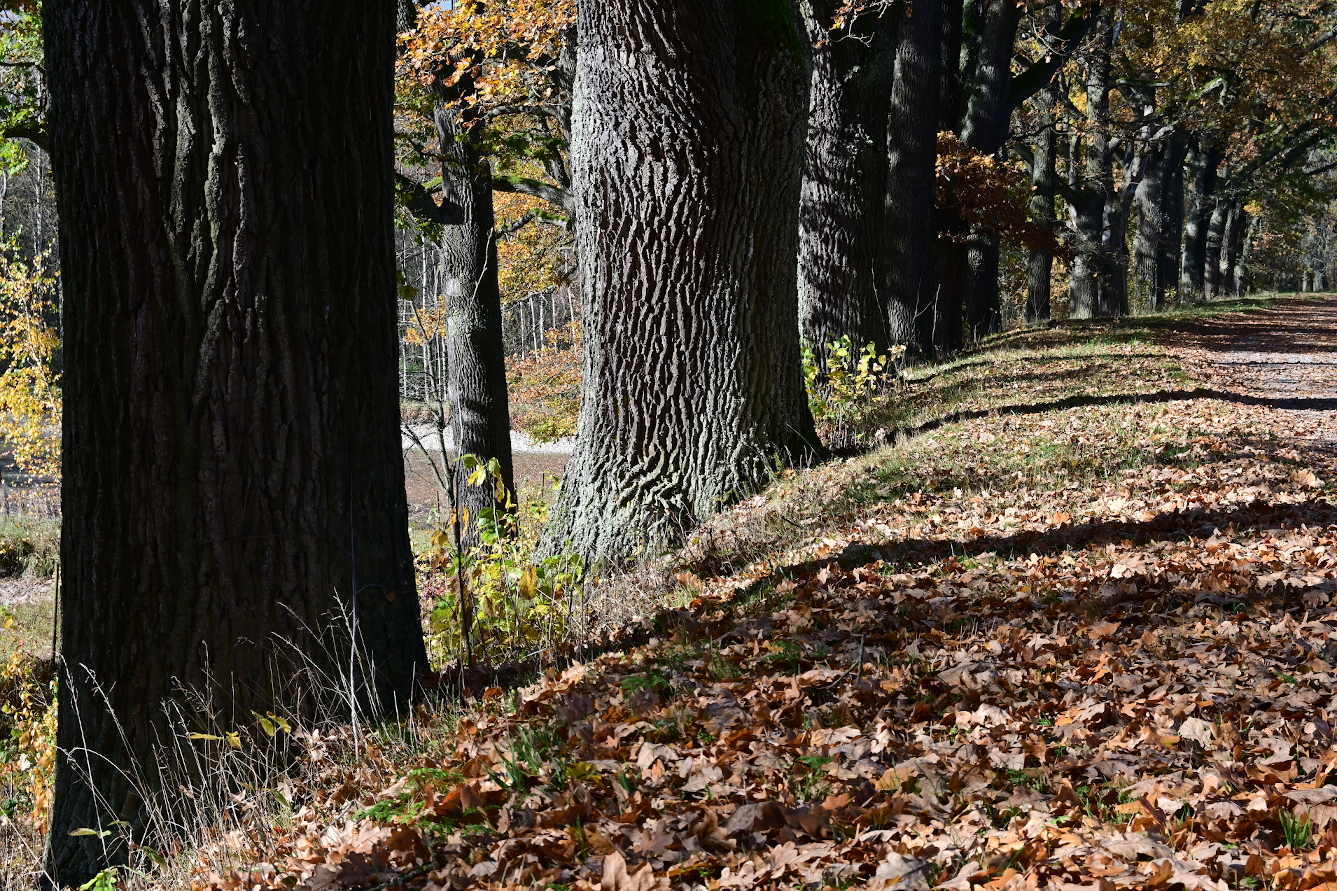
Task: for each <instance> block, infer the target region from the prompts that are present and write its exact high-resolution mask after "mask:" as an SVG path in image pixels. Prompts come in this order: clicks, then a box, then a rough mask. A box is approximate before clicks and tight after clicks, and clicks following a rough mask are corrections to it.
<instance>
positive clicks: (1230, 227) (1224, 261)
mask: <svg viewBox="0 0 1337 891" xmlns="http://www.w3.org/2000/svg"><path fill="white" fill-rule="evenodd" d="M1247 223H1248V216H1247V214H1245V212H1244V208H1243V207H1241V206H1240V203H1239V202H1238V201H1231V202H1230V210H1229V212H1228V213H1227V214H1226V229H1225V237H1224V238H1223V239H1222V241H1221V263H1220V267H1221V293H1223V294H1230V295H1231V296H1234V297H1239V296H1240V295H1241V293H1242V292H1243V288H1242V287H1241V285H1240V254H1241V253H1242V251H1243V246H1244V235H1245V231H1246V230H1245V227H1246V225H1247Z"/></svg>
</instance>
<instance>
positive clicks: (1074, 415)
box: [182, 317, 1337, 889]
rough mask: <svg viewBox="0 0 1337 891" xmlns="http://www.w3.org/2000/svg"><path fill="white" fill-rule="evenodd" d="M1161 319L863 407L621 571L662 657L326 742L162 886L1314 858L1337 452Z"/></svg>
mask: <svg viewBox="0 0 1337 891" xmlns="http://www.w3.org/2000/svg"><path fill="white" fill-rule="evenodd" d="M1177 324H1178V321H1177V320H1175V319H1170V318H1165V317H1158V318H1155V319H1134V320H1124V321H1121V322H1118V323H1103V324H1091V325H1083V326H1076V325H1074V326H1064V327H1060V328H1057V329H1053V330H1046V331H1038V332H1026V333H1022V334H1013V335H1007V336H1004V337H1000V338H998V339H996V340H995V341H993V342H991V343H990V344H987V345H986V348H985V349H984V350H982V351H980V352H979V353H977V354H974V355H972V356H970V357H967V358H964V359H962V360H959V361H957V362H955V363H952V364H950V365H946V366H939V367H936V368H925V369H919V370H917V371H916V372H915V373H914V374H913V375H911V379H910V380H909V381H908V383H907V384H906V386H905V388H904V389H903V390H902V391H901V392H899V393H897V394H895V395H894V396H893V398H892V400H891V401H890V402H889V404H888V406H887V407H886V410H885V411H884V412H883V414H882V416H881V417H880V418H879V423H880V424H881V426H882V427H883V428H884V429H885V430H895V429H897V428H902V429H911V428H913V429H916V430H917V434H916V435H914V436H912V437H910V438H909V439H908V441H905V442H903V443H902V444H901V445H898V446H890V447H883V448H879V449H876V450H874V451H872V452H870V453H869V454H867V455H864V456H861V457H858V458H853V459H848V460H842V461H837V462H831V463H829V464H826V465H823V466H821V467H818V468H814V469H811V470H807V471H801V472H786V473H784V474H782V475H781V476H780V478H777V480H776V481H775V483H774V485H773V486H772V487H770V488H769V489H768V490H767V491H766V492H765V493H763V494H761V495H759V496H757V497H755V498H753V499H750V500H749V501H747V502H746V503H744V504H742V505H739V506H738V507H737V508H736V509H734V510H732V511H730V512H728V513H727V514H725V515H723V516H721V517H719V518H717V519H716V520H714V521H712V522H711V523H709V524H708V525H707V526H705V527H703V528H702V529H701V530H699V531H698V532H697V533H696V534H695V535H694V537H693V539H692V541H691V542H690V543H689V544H688V546H687V547H686V548H684V550H683V551H682V552H681V553H680V554H678V555H676V556H675V558H673V559H672V560H669V561H665V562H664V563H663V564H662V565H660V566H658V567H656V571H655V572H647V573H642V574H640V576H639V577H638V579H637V580H623V581H622V583H621V584H618V585H614V586H610V588H609V590H608V592H606V593H605V594H604V596H605V597H618V598H623V599H626V598H628V597H629V596H631V595H638V596H639V597H640V600H639V601H634V600H633V602H631V603H630V604H626V603H624V604H623V605H622V607H621V608H622V610H623V613H624V614H625V613H636V612H640V613H644V612H646V611H648V610H650V609H652V608H653V607H655V606H656V605H664V604H668V605H670V606H673V605H678V606H682V607H685V608H682V609H678V610H669V611H666V612H661V613H660V614H659V618H658V619H656V620H655V623H654V630H653V631H652V632H651V633H652V634H654V638H653V639H652V640H650V642H649V643H648V644H646V645H644V646H640V647H636V648H630V649H626V650H625V651H622V652H615V653H610V654H608V655H605V656H602V657H600V658H599V659H597V660H595V661H593V662H591V663H590V664H587V665H583V666H577V667H574V668H572V669H569V670H567V671H565V672H562V673H557V672H553V673H550V675H549V676H548V677H547V678H546V679H545V680H543V681H542V682H540V683H538V684H536V685H535V686H533V687H530V688H528V689H526V690H524V691H523V692H522V693H520V694H511V693H507V692H506V691H503V690H500V689H494V690H489V691H487V692H486V693H485V694H484V695H481V696H480V697H479V698H478V699H477V700H475V701H473V702H472V703H471V704H470V706H469V708H468V710H467V711H466V714H465V715H464V717H463V718H460V717H459V716H458V713H456V714H452V715H448V716H442V715H436V716H432V715H424V716H422V717H421V718H420V719H419V720H417V721H415V722H413V723H412V724H410V725H408V726H405V727H396V728H386V729H383V730H382V731H380V732H379V733H378V734H375V735H373V737H372V740H371V742H370V743H369V744H366V743H364V744H363V745H362V746H354V745H353V743H352V742H351V741H350V740H349V738H348V737H347V735H346V734H344V735H338V734H336V735H335V736H334V737H326V738H325V739H324V740H322V741H321V742H320V743H319V744H313V745H311V746H310V747H309V748H308V755H307V757H306V759H305V764H304V768H303V772H302V774H301V776H300V777H299V778H298V779H297V781H296V784H295V788H292V789H286V790H285V800H288V801H294V802H296V805H295V806H294V807H293V808H286V807H282V808H278V809H277V810H276V809H275V807H274V805H273V803H272V798H271V797H270V796H268V795H257V796H253V797H252V799H251V800H249V802H250V804H249V805H248V806H250V805H253V810H251V811H249V812H248V813H249V816H244V817H243V818H242V820H241V824H240V825H241V827H242V829H243V830H244V831H243V832H240V833H238V834H236V835H234V836H232V837H231V839H230V840H228V839H224V838H223V836H221V835H220V836H219V843H218V844H215V845H214V846H213V847H212V848H211V849H205V850H201V851H196V852H193V853H192V854H191V855H190V856H188V857H185V858H183V862H182V867H183V869H187V870H190V869H197V870H198V869H204V870H206V871H207V870H210V869H217V870H218V871H219V872H221V873H222V874H221V875H220V874H218V873H214V874H213V875H211V876H210V875H207V874H201V879H200V880H199V881H200V882H201V884H208V885H212V886H215V887H222V888H242V887H246V888H251V887H260V888H281V887H289V886H290V885H291V882H292V881H293V880H295V879H296V880H302V881H308V880H311V879H312V878H313V877H315V876H319V877H320V879H319V881H322V882H325V883H326V884H324V885H323V887H327V888H350V889H351V888H363V889H365V888H368V887H371V886H376V887H386V886H384V885H382V884H378V883H383V882H386V881H390V880H392V878H393V879H394V880H395V881H398V882H400V884H401V886H405V887H413V888H422V887H431V888H448V887H449V888H464V887H483V886H484V885H485V884H487V885H490V886H493V887H506V886H525V887H533V886H539V887H542V886H545V885H546V886H548V887H552V888H556V889H560V888H572V889H593V888H597V887H603V888H633V887H634V888H645V889H648V888H656V887H667V886H668V885H669V884H670V883H671V884H673V885H674V886H675V887H699V888H712V889H713V888H728V887H740V888H742V887H754V886H768V885H772V884H774V885H776V886H779V887H795V886H805V887H809V888H813V889H817V888H822V887H825V886H833V887H837V888H843V887H850V886H852V885H860V886H863V885H867V886H869V887H876V888H896V889H917V888H924V887H927V886H929V885H937V886H942V887H953V888H963V889H964V888H966V887H970V886H976V885H983V884H989V883H992V885H991V887H995V888H1017V889H1021V888H1023V887H1035V886H1036V885H1037V884H1039V885H1043V884H1045V883H1051V882H1063V883H1069V884H1080V885H1096V884H1098V883H1100V882H1102V881H1113V882H1115V883H1116V884H1118V885H1128V886H1134V887H1141V886H1153V887H1167V888H1168V887H1170V886H1171V885H1173V884H1176V883H1178V884H1179V885H1181V886H1183V887H1185V888H1194V887H1212V888H1217V887H1226V886H1228V887H1258V886H1260V885H1261V884H1265V883H1271V884H1275V885H1277V886H1278V887H1294V888H1303V887H1309V886H1312V885H1315V884H1317V883H1318V882H1319V881H1321V880H1323V879H1325V878H1331V876H1329V875H1328V873H1325V872H1323V870H1324V869H1327V867H1324V866H1322V865H1321V864H1320V863H1319V861H1320V860H1322V859H1323V858H1325V857H1326V856H1327V854H1328V852H1329V851H1333V850H1334V845H1337V822H1333V821H1334V818H1337V795H1334V794H1332V793H1330V792H1329V791H1327V790H1329V789H1333V788H1335V787H1331V786H1327V785H1325V782H1326V780H1327V777H1328V772H1329V769H1330V768H1332V767H1335V766H1337V759H1334V758H1333V757H1332V756H1331V750H1330V748H1329V746H1328V742H1329V736H1328V734H1329V728H1328V725H1327V723H1326V720H1327V719H1326V711H1324V703H1326V702H1327V699H1328V698H1329V695H1330V694H1329V690H1330V688H1331V686H1332V683H1333V681H1334V675H1337V669H1334V668H1333V667H1332V664H1333V663H1337V616H1334V617H1333V618H1331V619H1330V618H1329V607H1328V601H1329V598H1330V596H1331V590H1332V589H1333V587H1334V584H1335V583H1334V581H1333V577H1334V570H1335V569H1337V560H1335V559H1334V558H1333V557H1332V556H1330V553H1337V532H1335V531H1334V530H1335V529H1337V527H1334V524H1337V511H1335V510H1334V509H1333V508H1331V507H1330V506H1329V504H1328V502H1327V500H1326V499H1327V496H1328V493H1329V488H1330V487H1329V486H1328V485H1327V483H1326V482H1325V480H1329V479H1337V476H1334V474H1337V467H1332V466H1328V465H1327V464H1325V463H1323V461H1324V460H1326V459H1324V458H1323V457H1322V456H1321V455H1317V454H1316V453H1314V452H1312V451H1310V450H1308V449H1307V448H1306V446H1305V444H1304V442H1303V437H1304V435H1305V434H1306V432H1307V431H1305V430H1303V429H1296V428H1294V426H1288V425H1293V422H1291V421H1290V420H1288V419H1286V418H1284V417H1282V416H1280V415H1277V414H1276V413H1272V412H1269V411H1267V410H1266V409H1262V408H1258V407H1251V406H1243V405H1239V404H1235V403H1232V402H1230V401H1227V400H1221V399H1217V398H1213V397H1212V396H1211V395H1210V394H1207V393H1202V392H1199V393H1195V392H1194V391H1195V389H1196V388H1197V384H1196V383H1195V382H1194V381H1193V379H1192V378H1191V377H1190V376H1189V374H1188V373H1187V371H1186V370H1185V369H1182V368H1180V367H1178V366H1177V365H1176V364H1175V362H1174V361H1173V359H1172V358H1171V356H1170V355H1169V353H1168V352H1167V350H1166V349H1165V348H1164V346H1163V345H1162V343H1163V342H1164V340H1165V335H1167V334H1173V333H1174V332H1175V330H1176V328H1175V326H1176V325H1177ZM952 417H955V418H957V419H956V420H949V421H948V422H946V423H939V420H940V419H943V418H952ZM614 614H615V613H612V612H610V615H614ZM1330 639H1331V640H1332V641H1334V643H1332V644H1331V645H1330V644H1329V643H1328V641H1329V640H1330ZM1301 718H1302V719H1301ZM1329 802H1332V803H1331V804H1330V803H1329ZM1294 814H1298V815H1299V816H1293V815H1294ZM350 817H357V818H358V819H357V820H355V821H354V822H352V823H349V822H346V821H347V820H348V818H350ZM1304 819H1309V820H1311V822H1310V823H1309V824H1305V823H1304V822H1303V821H1304ZM1330 826H1331V827H1333V828H1331V829H1330V828H1329V827H1330ZM260 861H264V863H260ZM232 867H237V870H236V871H232ZM638 870H640V871H639V872H638ZM646 870H648V871H646ZM1218 881H1221V882H1224V883H1226V884H1225V885H1218V884H1216V883H1217V882H1218Z"/></svg>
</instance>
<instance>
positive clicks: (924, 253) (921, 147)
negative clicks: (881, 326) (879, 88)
mask: <svg viewBox="0 0 1337 891" xmlns="http://www.w3.org/2000/svg"><path fill="white" fill-rule="evenodd" d="M897 11H898V12H899V8H897ZM902 15H904V13H902ZM941 35H942V0H916V2H915V4H914V8H913V14H911V15H908V16H904V18H902V19H901V21H900V33H899V35H897V40H896V65H895V80H894V82H893V84H892V87H891V108H890V122H889V124H888V126H887V141H886V152H887V180H886V184H887V185H886V201H885V205H884V214H885V216H884V237H885V241H884V242H883V249H882V252H881V258H880V262H879V268H880V269H881V270H882V272H883V281H882V284H881V286H880V291H881V292H882V295H883V300H884V302H885V304H886V308H887V327H888V329H889V330H890V333H891V340H892V343H895V344H903V345H904V346H905V347H906V351H907V354H908V356H909V358H911V359H914V358H917V357H923V356H930V355H932V353H933V241H934V236H935V229H934V225H935V224H934V209H933V205H934V192H935V190H936V167H937V158H938V140H937V131H938V97H939V90H940V86H941V84H940V81H941V79H942V64H941V60H940V58H939V52H940V43H941Z"/></svg>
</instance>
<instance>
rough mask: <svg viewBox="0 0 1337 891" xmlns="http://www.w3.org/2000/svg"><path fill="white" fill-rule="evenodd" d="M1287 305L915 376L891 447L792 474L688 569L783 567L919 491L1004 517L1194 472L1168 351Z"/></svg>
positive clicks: (883, 412)
mask: <svg viewBox="0 0 1337 891" xmlns="http://www.w3.org/2000/svg"><path fill="white" fill-rule="evenodd" d="M1283 298H1284V299H1285V300H1286V301H1295V300H1297V299H1301V300H1302V299H1304V298H1303V297H1301V298H1297V297H1296V296H1295V295H1257V296H1251V297H1247V298H1244V299H1241V300H1230V301H1223V302H1219V303H1212V304H1207V305H1204V306H1196V307H1191V308H1187V309H1183V310H1179V311H1176V312H1171V313H1163V314H1158V315H1149V316H1135V317H1127V318H1121V319H1105V320H1098V321H1082V322H1062V323H1057V324H1056V325H1054V326H1053V327H1043V328H1028V329H1021V330H1016V331H1011V332H1007V333H1005V334H1000V335H997V336H994V337H991V338H988V339H986V340H985V341H984V342H983V343H981V344H980V345H979V347H978V348H977V349H975V350H974V351H972V352H970V353H968V354H965V355H963V356H960V357H957V358H954V359H952V360H951V361H948V362H943V363H939V364H932V365H921V366H916V367H913V368H910V369H908V370H907V372H906V373H905V378H904V380H903V381H901V382H899V383H898V384H897V385H895V386H894V387H893V388H892V389H891V390H890V391H889V392H887V393H885V394H883V395H881V396H879V397H878V402H877V404H876V405H874V406H872V407H871V409H870V411H869V412H868V415H867V422H866V429H865V431H864V432H865V434H866V435H868V436H869V438H871V439H872V440H873V441H874V442H876V441H877V440H878V439H881V440H883V441H884V442H885V443H886V444H884V445H874V446H873V447H871V448H870V449H869V450H868V451H867V452H865V453H864V454H862V455H859V456H856V457H852V458H847V459H844V460H837V461H831V462H827V463H826V464H824V465H821V466H818V467H816V468H813V469H812V470H810V471H805V472H796V471H784V472H782V473H780V474H779V477H778V479H777V480H776V481H775V482H774V483H773V484H772V485H771V486H770V487H769V489H768V490H767V491H766V492H765V493H764V505H763V506H761V507H759V508H758V507H749V508H748V509H745V510H744V509H740V510H736V511H730V512H726V513H725V514H724V515H723V516H722V517H721V518H719V519H716V520H713V521H710V522H709V523H707V524H706V526H704V527H703V528H702V529H701V530H699V531H698V532H697V533H696V534H695V535H694V536H693V539H692V541H693V542H694V544H692V545H690V546H689V547H688V549H687V550H686V551H685V552H684V556H685V557H687V560H686V561H684V565H688V566H699V567H700V568H702V569H705V570H710V569H711V568H712V567H714V566H726V565H731V564H732V565H734V566H739V565H747V564H749V563H751V562H753V561H755V560H759V559H770V558H774V557H777V556H778V555H779V554H782V553H784V552H786V551H789V550H791V549H793V548H796V547H799V546H802V545H804V544H805V543H811V542H813V541H817V540H820V539H821V537H822V535H823V534H824V530H831V529H835V528H838V527H839V526H840V525H841V524H842V523H844V522H847V521H849V520H851V519H854V518H857V517H858V516H859V515H861V514H862V513H863V512H865V511H866V510H867V509H868V508H869V507H872V506H875V505H877V504H879V503H880V502H892V501H895V500H897V499H904V498H907V497H912V496H914V495H915V494H916V493H926V494H939V495H943V496H948V497H952V498H956V497H958V493H959V496H962V497H967V498H973V497H977V496H981V497H983V498H984V501H985V502H986V503H985V504H981V509H984V508H985V507H990V506H992V507H997V506H998V505H999V504H1001V505H1003V507H1006V502H1007V501H1008V498H1009V494H1010V493H1014V492H1016V491H1017V490H1019V489H1024V488H1032V489H1034V488H1046V487H1048V488H1060V489H1061V488H1063V487H1064V486H1078V487H1080V486H1081V485H1082V484H1083V483H1088V482H1093V481H1104V480H1111V479H1116V478H1118V477H1119V476H1120V475H1121V474H1124V473H1127V472H1130V471H1135V470H1138V469H1139V468H1143V467H1147V466H1151V465H1169V466H1173V467H1178V468H1181V469H1185V470H1188V469H1193V468H1194V467H1197V466H1199V464H1200V463H1201V460H1202V455H1201V452H1200V451H1199V450H1195V449H1194V448H1193V447H1192V445H1191V440H1192V439H1193V437H1194V436H1196V435H1198V433H1197V432H1196V431H1192V430H1177V429H1176V430H1173V431H1169V429H1168V428H1166V427H1165V426H1164V425H1160V424H1159V422H1158V420H1157V415H1158V414H1159V413H1160V412H1161V411H1162V410H1163V409H1162V406H1163V405H1165V404H1169V403H1172V402H1173V401H1175V400H1178V399H1181V398H1186V397H1188V396H1190V395H1192V394H1194V392H1195V391H1196V390H1197V388H1198V385H1197V384H1196V383H1195V382H1194V381H1193V380H1192V379H1191V378H1190V377H1189V375H1188V373H1187V372H1186V370H1185V369H1183V368H1181V367H1180V366H1179V365H1178V363H1177V362H1176V361H1175V360H1174V358H1173V356H1172V355H1171V354H1170V352H1169V351H1168V349H1167V348H1166V346H1165V345H1164V344H1167V343H1173V342H1174V339H1175V337H1176V336H1177V335H1179V334H1181V333H1182V332H1183V331H1184V330H1185V329H1186V328H1187V327H1189V326H1190V325H1191V323H1192V321H1193V320H1194V319H1199V318H1204V317H1210V316H1214V315H1220V314H1223V313H1232V312H1249V311H1256V310H1260V309H1265V308H1268V307H1271V306H1273V305H1275V304H1276V303H1277V302H1278V300H1280V299H1283ZM1202 395H1206V391H1203V393H1202ZM980 419H983V420H982V421H981V420H980ZM1149 430H1158V431H1160V432H1162V433H1165V432H1173V433H1174V434H1175V437H1174V438H1175V439H1176V440H1179V441H1180V442H1179V443H1174V444H1170V445H1162V446H1160V447H1156V448H1149V447H1148V446H1147V445H1146V441H1145V440H1146V436H1147V433H1148V431H1149ZM981 431H983V433H982V434H981ZM977 434H978V435H977ZM990 437H992V438H990ZM897 439H900V440H901V444H899V445H895V444H893V442H894V441H895V440H897ZM994 502H996V504H995V503H994ZM752 504H755V502H753V503H752ZM745 507H746V506H745ZM1000 509H1001V508H1000Z"/></svg>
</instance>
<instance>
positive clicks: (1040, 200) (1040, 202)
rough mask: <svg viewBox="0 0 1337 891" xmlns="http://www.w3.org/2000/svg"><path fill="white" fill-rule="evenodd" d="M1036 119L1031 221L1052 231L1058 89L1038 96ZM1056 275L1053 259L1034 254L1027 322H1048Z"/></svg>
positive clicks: (1029, 275) (1028, 278)
mask: <svg viewBox="0 0 1337 891" xmlns="http://www.w3.org/2000/svg"><path fill="white" fill-rule="evenodd" d="M1034 102H1035V115H1036V118H1037V119H1038V120H1039V122H1040V129H1039V131H1038V132H1037V133H1036V135H1035V142H1034V144H1033V145H1032V146H1031V189H1032V191H1031V204H1030V211H1031V219H1032V220H1034V221H1035V223H1036V224H1037V225H1040V226H1048V227H1049V228H1050V229H1053V228H1055V227H1056V226H1057V225H1058V217H1057V215H1056V214H1055V212H1054V197H1055V195H1056V192H1057V184H1058V170H1057V161H1058V130H1057V127H1056V122H1055V120H1054V114H1055V111H1056V107H1057V105H1058V94H1057V88H1056V87H1046V88H1045V89H1043V90H1041V91H1040V92H1039V93H1037V94H1036V95H1035V100H1034ZM1053 272H1054V256H1053V254H1051V253H1049V252H1048V251H1042V250H1032V251H1031V254H1030V258H1029V259H1028V261H1027V263H1026V321H1028V322H1043V321H1046V320H1047V319H1049V315H1050V305H1049V302H1050V301H1049V297H1050V290H1051V287H1052V280H1053Z"/></svg>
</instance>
